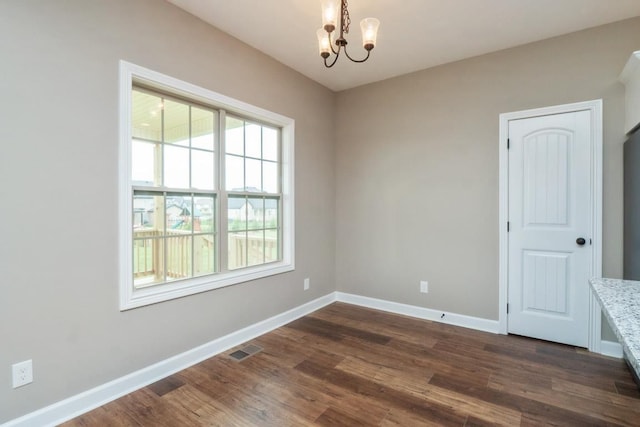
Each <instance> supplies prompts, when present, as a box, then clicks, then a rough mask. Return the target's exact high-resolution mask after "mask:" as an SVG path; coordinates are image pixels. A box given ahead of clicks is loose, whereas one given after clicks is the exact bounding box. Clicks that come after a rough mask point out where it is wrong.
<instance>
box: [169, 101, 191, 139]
mask: <svg viewBox="0 0 640 427" xmlns="http://www.w3.org/2000/svg"><path fill="white" fill-rule="evenodd" d="M164 140H165V142H171V143H174V144H178V145H184V146H189V106H188V105H186V104H183V103H181V102H175V101H171V100H169V99H165V100H164Z"/></svg>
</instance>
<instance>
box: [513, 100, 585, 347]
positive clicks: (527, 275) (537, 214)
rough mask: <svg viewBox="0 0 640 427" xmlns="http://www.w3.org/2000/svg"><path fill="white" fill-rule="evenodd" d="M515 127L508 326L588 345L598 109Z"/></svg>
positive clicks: (519, 123)
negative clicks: (593, 122) (594, 114)
mask: <svg viewBox="0 0 640 427" xmlns="http://www.w3.org/2000/svg"><path fill="white" fill-rule="evenodd" d="M508 127H509V150H508V164H509V166H508V168H509V184H508V207H509V213H508V221H509V224H508V226H509V230H508V247H509V252H508V315H507V316H508V318H507V322H508V332H509V333H513V334H518V335H525V336H529V337H534V338H540V339H544V340H548V341H555V342H560V343H565V344H571V345H576V346H580V347H587V344H588V334H589V282H588V281H589V278H590V275H591V271H592V266H591V263H592V253H591V251H592V250H593V249H592V245H591V243H592V237H593V236H591V235H590V233H591V230H593V227H592V221H593V219H592V212H593V208H592V206H593V205H592V204H593V203H594V202H593V200H592V197H591V195H592V194H593V192H592V185H593V183H592V181H591V177H592V173H591V172H592V171H591V168H592V164H593V161H592V158H591V153H592V144H593V135H592V130H591V129H592V126H591V112H590V111H576V112H570V113H562V114H553V115H549V116H541V117H532V118H524V119H518V120H510V121H509V124H508Z"/></svg>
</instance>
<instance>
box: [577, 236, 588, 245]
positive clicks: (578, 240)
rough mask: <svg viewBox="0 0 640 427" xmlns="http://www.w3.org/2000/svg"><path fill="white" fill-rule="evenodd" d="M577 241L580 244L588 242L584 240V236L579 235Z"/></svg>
mask: <svg viewBox="0 0 640 427" xmlns="http://www.w3.org/2000/svg"><path fill="white" fill-rule="evenodd" d="M576 243H577V244H579V245H580V246H582V245H584V244H585V243H587V241H586V240H584V237H578V238H577V239H576Z"/></svg>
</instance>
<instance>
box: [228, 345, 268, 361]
mask: <svg viewBox="0 0 640 427" xmlns="http://www.w3.org/2000/svg"><path fill="white" fill-rule="evenodd" d="M261 351H262V347H260V346H257V345H255V344H249V345H246V346H244V347H242V348H241V349H239V350H236V351H234V352H232V353H230V354H229V356H230V357H231V359H233V360H235V361H236V362H240V361H241V360H244V359H246V358H247V357H249V356H253V355H254V354H256V353H260V352H261Z"/></svg>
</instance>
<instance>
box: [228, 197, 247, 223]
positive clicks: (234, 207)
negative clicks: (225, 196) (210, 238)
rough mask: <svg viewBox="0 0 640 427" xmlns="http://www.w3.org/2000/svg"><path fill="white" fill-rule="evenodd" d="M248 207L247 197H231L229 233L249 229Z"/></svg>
mask: <svg viewBox="0 0 640 427" xmlns="http://www.w3.org/2000/svg"><path fill="white" fill-rule="evenodd" d="M247 205H248V203H247V199H246V197H243V196H239V197H238V196H236V197H233V196H231V197H229V200H228V201H227V224H228V228H229V231H236V230H246V229H247Z"/></svg>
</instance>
